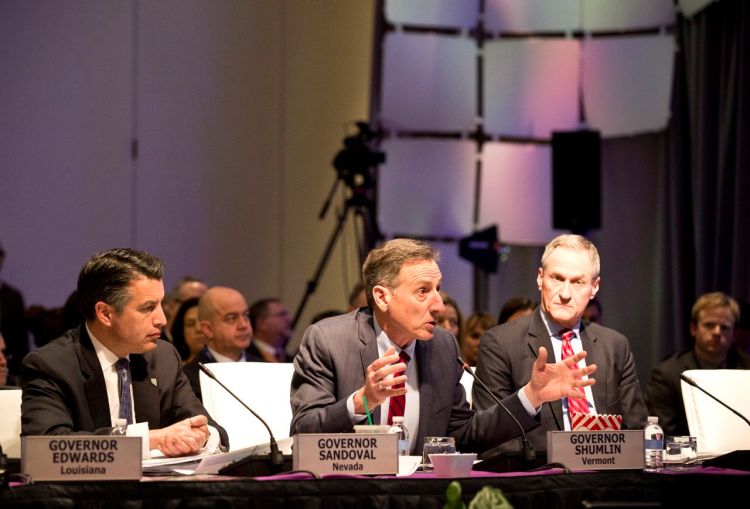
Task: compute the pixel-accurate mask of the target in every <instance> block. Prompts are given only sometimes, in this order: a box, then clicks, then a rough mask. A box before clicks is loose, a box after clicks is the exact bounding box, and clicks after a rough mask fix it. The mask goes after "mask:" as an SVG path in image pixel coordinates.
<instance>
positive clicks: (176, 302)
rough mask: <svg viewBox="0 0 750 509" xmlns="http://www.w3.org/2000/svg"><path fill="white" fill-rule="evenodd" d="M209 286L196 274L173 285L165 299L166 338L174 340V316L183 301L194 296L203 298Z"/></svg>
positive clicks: (184, 277)
mask: <svg viewBox="0 0 750 509" xmlns="http://www.w3.org/2000/svg"><path fill="white" fill-rule="evenodd" d="M206 290H208V287H207V286H206V283H204V282H203V280H202V279H200V278H197V277H194V276H183V277H182V278H180V280H179V281H177V283H175V285H174V286H173V287H172V289H171V290H170V291H169V294H167V296H166V298H165V299H164V303H163V306H164V315H165V316H166V317H167V325H166V327H164V334H163V335H164V338H165V339H169V340H170V341H171V340H172V337H171V331H172V323H173V322H174V317H175V315H176V314H177V310H178V309H180V306H181V305H182V303H183V302H185V301H186V300H188V299H192V298H197V299H199V298H201V297H202V296H203V294H204V293H206Z"/></svg>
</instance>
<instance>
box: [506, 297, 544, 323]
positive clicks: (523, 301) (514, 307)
mask: <svg viewBox="0 0 750 509" xmlns="http://www.w3.org/2000/svg"><path fill="white" fill-rule="evenodd" d="M534 308H536V302H534V301H533V300H531V299H527V298H526V297H513V298H512V299H508V300H507V301H506V302H505V304H503V307H502V309H501V310H500V315H499V316H498V317H497V324H498V325H501V324H504V323H505V322H511V321H513V320H515V319H516V318H521V317H522V316H526V315H530V314H531V312H532V311H534Z"/></svg>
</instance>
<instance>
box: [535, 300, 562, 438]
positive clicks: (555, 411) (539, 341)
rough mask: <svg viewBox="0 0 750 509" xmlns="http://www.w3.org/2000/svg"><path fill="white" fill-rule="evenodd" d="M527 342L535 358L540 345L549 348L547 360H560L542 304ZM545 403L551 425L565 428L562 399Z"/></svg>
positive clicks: (550, 361)
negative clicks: (543, 316)
mask: <svg viewBox="0 0 750 509" xmlns="http://www.w3.org/2000/svg"><path fill="white" fill-rule="evenodd" d="M527 343H528V347H529V349H530V350H531V352H532V354H533V355H534V359H536V358H537V357H538V356H539V347H541V346H543V347H544V348H546V349H547V362H548V363H552V362H557V361H558V359H556V358H555V349H554V348H553V347H552V340H551V339H550V336H549V332H548V331H547V326H546V325H544V320H542V308H541V306H538V307H537V308H536V311H534V316H533V318H532V320H531V324H530V325H529V335H528V341H527ZM545 405H546V406H547V409H548V410H549V413H550V414H551V417H552V422H550V425H552V426H554V427H555V429H558V430H563V429H565V425H564V422H563V414H562V401H560V400H559V399H558V400H557V401H549V402H547V403H545Z"/></svg>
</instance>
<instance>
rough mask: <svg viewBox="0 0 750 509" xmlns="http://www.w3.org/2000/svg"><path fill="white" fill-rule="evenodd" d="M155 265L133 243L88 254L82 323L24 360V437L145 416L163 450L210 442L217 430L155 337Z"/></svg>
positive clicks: (101, 429)
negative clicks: (127, 247) (133, 247)
mask: <svg viewBox="0 0 750 509" xmlns="http://www.w3.org/2000/svg"><path fill="white" fill-rule="evenodd" d="M162 277H163V264H162V262H161V260H159V259H158V258H156V257H154V256H152V255H150V254H148V253H145V252H142V251H136V250H133V249H112V250H109V251H104V252H102V253H99V254H97V255H94V257H93V258H91V259H90V260H89V261H88V262H87V263H86V264H85V265H84V267H83V269H82V270H81V273H80V275H79V277H78V294H79V298H80V302H81V310H82V312H83V314H84V316H85V322H84V323H83V324H82V325H81V326H80V327H78V328H77V329H72V330H70V331H68V332H67V333H66V334H65V335H63V336H62V337H60V338H58V339H56V340H54V341H52V342H51V343H49V344H47V345H46V346H44V347H42V348H40V349H38V350H35V351H34V352H32V353H30V354H29V355H27V356H26V358H25V359H24V361H23V370H22V378H21V386H22V388H23V399H22V405H21V420H22V429H21V432H22V434H23V435H65V434H76V433H79V434H80V433H97V434H102V433H107V432H108V431H109V429H110V428H111V427H112V425H113V423H114V421H115V420H116V419H118V418H122V419H126V420H127V421H128V422H129V423H131V422H144V421H145V422H148V424H149V442H150V448H151V449H159V450H160V451H161V452H162V453H163V454H165V455H167V456H181V455H186V454H192V453H196V452H198V451H199V450H201V449H202V448H203V447H204V446H207V447H209V448H215V447H217V446H218V443H219V441H220V439H221V442H222V443H224V445H228V443H227V442H228V441H227V438H226V433H225V432H224V430H223V429H221V427H219V426H218V425H217V424H216V423H214V422H213V421H212V420H210V418H209V417H208V414H207V412H206V410H205V409H204V408H203V405H201V403H200V401H198V399H197V398H196V397H195V394H193V391H192V390H191V389H190V384H189V383H188V380H187V378H186V377H185V376H184V375H183V373H182V361H181V359H180V356H179V354H178V353H177V350H175V348H174V347H173V346H172V345H171V344H169V343H167V342H166V341H163V340H161V339H159V337H160V334H161V328H162V327H163V326H164V325H165V324H166V318H165V316H164V312H163V311H162V308H161V302H162V300H163V298H164V285H163V283H162Z"/></svg>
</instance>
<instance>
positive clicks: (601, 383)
mask: <svg viewBox="0 0 750 509" xmlns="http://www.w3.org/2000/svg"><path fill="white" fill-rule="evenodd" d="M580 335H581V342H582V344H583V349H584V350H585V351H586V354H587V356H586V364H587V365H588V364H596V366H597V371H596V373H594V375H593V377H594V379H596V384H594V385H593V386H592V387H591V392H592V394H593V397H594V404H595V405H596V411H597V413H600V414H619V415H622V424H623V428H628V429H640V428H642V427H643V426H645V424H646V417H647V415H646V413H647V412H646V404H645V403H644V401H643V396H642V395H641V387H640V384H639V383H638V375H637V374H636V371H635V362H634V361H633V354H632V352H631V351H630V345H629V344H628V340H627V339H626V338H625V336H623V335H622V334H620V333H618V332H616V331H613V330H612V329H607V328H606V327H602V326H600V325H597V324H595V323H592V324H585V323H582V324H581V329H580ZM540 346H543V347H545V348H546V349H547V353H548V357H547V359H548V360H547V362H556V360H555V359H554V356H555V352H554V349H553V348H552V340H551V339H550V337H549V333H548V332H547V328H546V327H545V326H544V322H543V321H542V315H541V308H539V307H537V309H536V310H535V311H534V312H533V313H532V314H531V315H529V316H525V317H523V318H519V319H518V320H514V321H512V322H507V323H504V324H502V325H498V326H495V327H492V328H491V329H489V330H487V331H486V332H485V333H484V336H482V338H481V339H480V342H479V358H478V360H477V370H476V374H477V376H478V377H479V378H480V379H481V380H482V381H483V382H484V383H485V384H487V386H488V388H489V389H490V390H491V391H493V393H494V394H495V395H496V396H498V397H500V398H503V397H506V396H507V395H508V394H511V393H513V392H515V391H517V390H518V389H519V388H521V387H523V386H524V385H525V384H526V383H527V382H528V381H529V377H530V374H531V366H532V365H533V364H534V361H535V360H536V357H537V352H538V351H539V347H540ZM558 360H559V359H558ZM472 395H473V405H474V406H475V407H476V408H487V407H488V406H489V405H491V404H492V403H493V400H492V398H491V397H490V396H489V395H488V394H487V392H486V391H485V390H483V389H482V388H481V387H479V385H478V384H474V386H473V390H472ZM541 419H542V425H541V426H539V428H537V429H535V430H534V431H533V432H532V433H530V434H529V440H530V441H531V442H532V444H533V445H534V447H535V448H536V449H537V450H540V451H546V450H547V431H548V430H551V431H556V430H564V429H565V423H564V421H563V416H562V402H561V401H560V400H558V401H552V402H549V403H545V404H544V405H543V407H542V411H541ZM519 448H520V445H519V444H518V443H508V444H504V445H503V449H508V450H513V449H519Z"/></svg>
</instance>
